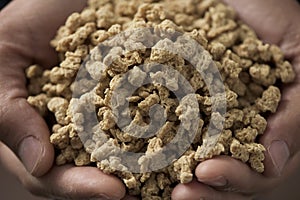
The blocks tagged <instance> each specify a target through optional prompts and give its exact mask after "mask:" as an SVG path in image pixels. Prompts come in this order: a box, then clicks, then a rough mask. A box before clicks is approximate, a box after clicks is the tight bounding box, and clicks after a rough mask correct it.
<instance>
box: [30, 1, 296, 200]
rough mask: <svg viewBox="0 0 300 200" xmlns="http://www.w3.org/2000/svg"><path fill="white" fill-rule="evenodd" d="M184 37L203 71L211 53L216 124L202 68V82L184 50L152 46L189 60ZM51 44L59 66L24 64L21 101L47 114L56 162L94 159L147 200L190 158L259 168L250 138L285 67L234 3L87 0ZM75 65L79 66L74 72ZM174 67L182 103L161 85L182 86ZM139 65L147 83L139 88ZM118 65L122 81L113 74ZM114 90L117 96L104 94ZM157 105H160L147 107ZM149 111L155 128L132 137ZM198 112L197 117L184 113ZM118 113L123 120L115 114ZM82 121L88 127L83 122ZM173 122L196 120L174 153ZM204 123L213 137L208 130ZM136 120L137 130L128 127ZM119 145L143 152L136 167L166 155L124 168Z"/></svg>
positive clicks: (166, 189)
mask: <svg viewBox="0 0 300 200" xmlns="http://www.w3.org/2000/svg"><path fill="white" fill-rule="evenodd" d="M135 28H153V30H154V31H156V32H157V33H162V30H167V31H169V32H175V31H177V32H180V33H182V36H180V37H178V38H177V41H176V42H173V41H171V40H170V39H164V40H160V41H156V38H155V37H153V35H152V34H151V33H150V32H147V31H145V30H140V29H135ZM133 29H135V31H134V32H131V34H129V35H127V36H126V37H124V38H122V37H119V38H116V39H115V40H114V41H113V42H114V43H115V45H113V46H115V47H113V48H111V49H110V50H109V52H107V53H106V54H105V55H104V54H103V52H102V51H103V49H101V48H95V47H96V46H98V45H99V44H101V43H102V42H105V41H107V40H108V39H109V38H111V37H113V36H115V35H117V34H119V33H122V32H124V31H127V30H133ZM186 36H188V37H191V38H193V39H194V40H195V41H197V42H198V43H199V44H200V45H202V47H203V48H204V49H205V50H206V51H203V53H202V54H201V56H202V60H201V62H202V63H201V64H203V63H204V64H203V65H201V64H199V66H200V68H201V67H202V68H203V70H209V65H208V64H207V63H205V62H207V61H206V59H207V58H209V57H210V55H211V56H212V59H213V61H214V64H215V66H216V67H217V68H218V70H219V71H220V74H221V76H222V79H223V82H224V87H225V93H226V103H227V106H226V107H227V110H226V113H225V116H224V117H225V121H224V124H222V123H221V122H222V115H221V114H220V113H219V112H217V111H215V110H213V108H212V106H213V104H220V103H222V102H221V99H220V98H219V97H216V98H211V96H210V93H209V88H208V86H207V85H210V84H212V85H213V86H215V87H216V88H217V87H218V86H219V85H220V84H222V83H219V82H216V80H215V78H214V76H212V74H207V77H205V78H206V79H205V81H204V79H203V77H202V76H201V74H200V73H199V72H197V71H195V69H194V68H192V67H191V64H189V63H187V62H186V61H185V59H184V58H182V57H180V56H178V55H175V54H174V53H172V52H169V51H165V50H162V49H180V50H181V51H182V53H183V55H185V56H186V57H187V58H190V59H192V58H194V55H190V54H191V52H194V51H193V49H194V48H195V47H194V46H188V44H189V43H188V42H187V41H186ZM136 41H139V42H136ZM51 44H52V46H53V47H54V48H55V49H56V51H57V52H58V56H59V58H60V64H59V66H55V67H53V68H52V69H51V70H43V69H42V68H41V67H39V66H37V65H33V66H30V67H29V68H28V69H27V70H26V76H27V78H28V79H29V82H28V92H29V95H30V96H29V97H28V102H29V103H30V104H31V105H32V106H33V107H34V108H36V109H37V111H38V112H39V113H40V114H41V115H42V116H44V117H45V119H47V118H48V117H49V116H50V117H51V116H54V117H55V122H53V124H51V126H52V127H51V128H52V135H51V137H50V141H51V143H53V144H54V146H55V148H56V149H57V151H58V152H59V153H58V154H57V157H56V164H58V165H63V164H66V163H74V164H75V165H77V166H84V165H91V164H96V165H97V167H98V168H99V169H101V170H102V171H103V172H105V173H109V174H115V175H116V176H118V177H120V178H121V179H122V180H123V182H124V184H125V185H126V187H127V188H128V193H129V194H132V195H138V196H139V197H140V198H142V199H151V200H153V199H158V200H160V199H166V200H167V199H170V196H171V192H172V188H173V187H174V186H175V185H176V184H177V183H188V182H190V181H192V179H193V176H194V175H193V173H194V169H195V167H196V165H197V164H198V163H199V162H202V161H204V160H206V159H210V158H212V157H213V156H216V155H220V154H222V155H228V156H232V157H233V158H236V159H238V160H241V161H242V162H244V163H246V164H248V165H249V166H251V167H252V168H253V169H254V170H256V171H257V172H259V173H262V172H263V171H264V165H263V160H264V151H265V148H264V147H263V146H262V145H260V144H258V140H259V136H260V135H262V134H263V133H264V131H265V129H266V127H267V121H266V117H267V116H268V115H269V114H270V113H275V112H276V109H277V107H278V104H279V102H280V98H281V93H280V90H279V88H278V87H277V86H278V85H280V84H281V83H289V82H292V81H293V80H294V77H295V73H294V71H293V68H292V66H291V64H290V63H289V62H288V61H285V60H284V56H283V53H282V52H281V51H280V49H279V48H278V47H276V46H274V45H269V44H264V43H263V42H262V41H260V40H259V39H258V38H257V36H256V34H255V33H254V31H253V30H251V29H250V28H249V27H248V26H247V25H245V24H243V22H241V21H239V20H238V19H237V17H236V13H235V11H234V10H233V9H232V8H229V7H228V6H226V5H224V4H223V3H221V2H220V1H219V0H160V1H159V0H147V1H141V0H126V1H124V0H105V1H101V0H89V1H88V6H87V7H86V8H85V9H84V10H83V11H82V12H81V13H73V14H72V15H71V16H70V17H69V18H68V19H67V21H66V23H65V25H64V26H62V27H61V28H60V29H59V30H58V32H57V35H56V37H55V38H54V39H53V40H52V42H51ZM118 44H122V47H120V45H118ZM148 46H151V47H152V48H151V49H149V48H147V47H148ZM166 47H167V48H166ZM87 56H88V59H87ZM102 61H103V62H102ZM153 63H160V64H163V65H165V66H172V70H170V69H169V68H166V69H165V68H163V69H162V70H158V71H153V67H154V66H155V65H153ZM205 64H207V65H205ZM106 65H109V67H108V68H107V69H105V66H106ZM82 66H85V68H86V71H83V72H82V71H80V70H81V67H82ZM203 66H204V67H203ZM103 69H105V70H103ZM175 71H177V72H179V74H180V75H181V76H182V77H184V78H185V79H186V80H188V82H189V83H190V85H191V88H193V89H194V90H195V91H197V92H196V94H195V95H194V96H188V97H186V98H183V100H182V101H178V99H176V98H174V96H173V94H171V92H170V91H169V89H172V91H173V90H174V91H179V90H183V88H182V87H181V83H180V81H181V78H180V76H179V75H178V73H174V72H175ZM79 72H80V73H79ZM127 72H128V73H127ZM149 72H150V75H149V77H150V78H151V80H152V81H153V82H152V84H148V85H143V86H141V85H142V83H143V82H144V81H146V80H147V76H148V73H149ZM125 73H126V76H127V77H126V81H127V82H126V81H125V82H124V80H123V79H122V75H123V74H125ZM87 77H90V78H87ZM75 79H76V82H74V81H75ZM95 82H96V87H95V88H94V86H95ZM161 83H164V86H162V84H161ZM120 86H122V87H120ZM140 86H141V87H140ZM130 87H136V91H133V92H134V93H133V94H129V92H128V88H130ZM91 88H93V90H91ZM120 88H121V89H120ZM118 89H119V93H120V94H122V95H117V96H114V95H113V94H114V91H115V90H118ZM213 89H214V88H213ZM130 95H131V96H130ZM193 98H194V99H195V100H196V102H197V103H198V106H199V110H197V109H194V108H195V107H198V106H197V105H195V102H194V101H192V99H193ZM126 103H128V108H129V109H128V110H124V112H123V113H120V114H119V115H120V116H117V115H116V113H114V111H113V109H112V108H113V107H114V106H115V107H117V108H121V107H122V106H125V105H126ZM112 104H113V106H112ZM157 104H159V105H161V106H163V108H164V112H161V111H160V110H159V109H158V110H155V109H153V106H155V105H157ZM151 113H152V114H151ZM151 115H152V117H153V119H152V120H154V122H155V123H158V124H159V123H160V122H161V123H162V124H160V125H161V127H162V128H160V129H159V130H157V133H156V135H155V136H151V137H140V136H143V134H141V132H142V133H145V130H146V128H147V126H148V125H149V123H150V119H149V118H150V117H151ZM199 115H200V117H201V119H199V120H198V121H197V120H193V119H195V118H197V117H199ZM93 116H94V118H93ZM126 116H129V118H131V119H132V122H127V121H126V120H119V121H117V119H119V118H122V119H125V117H126ZM88 117H91V118H88ZM191 119H192V121H191ZM92 120H96V122H97V123H98V124H97V126H95V127H92V128H91V129H90V130H86V125H88V124H89V123H92ZM180 122H181V123H183V129H184V131H186V133H188V132H190V131H191V130H192V129H193V128H194V127H195V126H196V125H197V126H198V128H197V130H196V134H195V137H194V138H190V140H191V141H190V143H191V145H190V146H189V148H188V149H187V150H186V152H184V153H183V155H178V156H177V157H176V155H175V154H176V152H173V153H175V154H174V155H166V154H165V153H164V152H163V147H164V146H165V145H167V144H169V143H170V142H171V141H172V139H173V138H175V137H176V133H177V132H178V130H179V125H178V124H179V123H180ZM210 122H212V124H211V126H212V127H213V132H214V133H216V135H210V133H209V125H210ZM118 125H119V126H120V125H122V126H123V127H125V130H126V131H125V132H123V131H122V130H121V129H120V128H119V127H118ZM137 125H139V127H140V129H141V131H136V127H137ZM179 145H184V143H182V144H181V143H180V144H179ZM116 147H119V149H118V148H116ZM174 149H176V148H174ZM120 150H124V151H127V152H134V153H140V152H143V153H145V154H144V156H142V157H141V158H140V159H139V161H138V163H139V166H137V167H138V168H140V169H142V171H147V169H149V168H150V167H151V165H154V164H155V163H156V162H154V160H155V159H157V157H158V156H159V159H158V160H159V162H161V163H160V164H164V162H166V160H167V158H168V157H171V158H174V161H173V162H172V163H170V165H169V166H167V167H165V168H163V169H159V170H157V171H152V172H141V173H132V172H130V171H129V170H128V168H127V166H126V165H124V163H123V161H122V159H121V157H119V156H117V155H119V154H120ZM128 162H130V161H128Z"/></svg>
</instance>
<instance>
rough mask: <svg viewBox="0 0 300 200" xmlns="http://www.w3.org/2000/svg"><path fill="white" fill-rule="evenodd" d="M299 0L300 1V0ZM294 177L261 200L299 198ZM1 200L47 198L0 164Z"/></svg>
mask: <svg viewBox="0 0 300 200" xmlns="http://www.w3.org/2000/svg"><path fill="white" fill-rule="evenodd" d="M41 1H43V0H41ZM298 1H299V2H300V0H298ZM8 2H9V0H0V9H1V8H2V7H4V6H5V5H6V4H7V3H8ZM249 3H250V1H249ZM0 12H1V11H0ZM241 178H243V177H241ZM292 179H293V180H287V181H286V184H285V185H283V186H281V187H280V188H277V189H276V190H275V191H273V192H272V193H271V194H269V195H266V196H264V197H261V198H260V200H282V199H285V200H299V199H300V191H299V183H300V169H299V172H298V173H296V174H295V175H294V176H292ZM0 200H45V199H44V198H39V197H34V196H32V195H31V194H29V193H28V192H27V191H26V190H25V189H24V188H23V187H22V186H21V185H20V183H19V182H18V181H17V180H16V179H15V178H14V177H13V176H11V175H10V174H8V173H7V172H6V171H5V170H4V169H3V168H2V166H1V165H0Z"/></svg>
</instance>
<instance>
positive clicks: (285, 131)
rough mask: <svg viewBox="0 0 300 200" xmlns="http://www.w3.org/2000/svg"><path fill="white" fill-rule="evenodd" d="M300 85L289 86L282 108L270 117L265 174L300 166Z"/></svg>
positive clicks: (263, 140) (278, 174) (284, 95)
mask: <svg viewBox="0 0 300 200" xmlns="http://www.w3.org/2000/svg"><path fill="white" fill-rule="evenodd" d="M299 99H300V86H299V85H297V83H295V84H293V85H291V86H289V87H288V88H285V90H284V91H283V94H282V100H281V103H280V106H279V108H278V111H277V113H276V114H275V115H273V116H271V117H270V118H269V119H268V128H267V131H266V133H265V134H264V136H263V137H262V138H261V143H262V144H263V145H264V146H265V147H266V149H267V152H266V158H265V166H266V167H265V170H266V171H265V175H267V176H272V177H278V176H281V175H283V174H284V173H289V172H292V171H294V170H295V167H300V166H299V164H300V156H299V152H300V138H299V132H298V131H299V120H300V112H299V111H300V102H299Z"/></svg>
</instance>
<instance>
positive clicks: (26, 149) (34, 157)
mask: <svg viewBox="0 0 300 200" xmlns="http://www.w3.org/2000/svg"><path fill="white" fill-rule="evenodd" d="M43 151H44V148H43V146H42V144H41V143H40V141H39V140H37V139H36V138H35V137H33V136H29V137H26V138H24V139H23V140H22V141H21V142H20V144H19V147H18V154H19V158H20V159H21V161H22V162H23V164H24V166H25V168H26V169H27V171H28V172H29V173H30V174H33V175H34V173H35V170H36V167H37V164H38V163H39V161H40V159H41V156H42V154H43Z"/></svg>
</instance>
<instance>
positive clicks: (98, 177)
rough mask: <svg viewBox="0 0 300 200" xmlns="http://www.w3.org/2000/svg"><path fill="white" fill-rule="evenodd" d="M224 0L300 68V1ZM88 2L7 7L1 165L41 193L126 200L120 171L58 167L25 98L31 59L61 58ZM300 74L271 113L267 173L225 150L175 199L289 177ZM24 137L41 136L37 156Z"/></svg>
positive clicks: (295, 161)
mask: <svg viewBox="0 0 300 200" xmlns="http://www.w3.org/2000/svg"><path fill="white" fill-rule="evenodd" d="M225 2H226V3H228V4H230V5H232V6H233V7H235V8H236V10H237V11H238V13H239V15H240V17H241V18H242V19H243V20H244V21H245V22H246V23H248V24H249V25H250V26H251V27H253V28H254V29H255V30H256V31H257V33H258V35H259V36H260V37H261V38H262V39H263V40H264V41H266V42H269V43H274V44H278V45H279V46H280V47H281V48H282V50H283V51H284V53H285V56H286V57H287V58H288V59H289V60H290V61H291V62H292V64H293V65H294V67H295V70H296V72H299V70H300V49H299V48H300V47H299V46H300V45H299V42H300V40H299V37H300V36H299V35H300V25H298V23H297V22H298V21H299V20H300V12H299V10H300V8H299V6H298V4H297V3H296V2H295V1H294V0H285V1H282V0H264V1H261V0H252V1H251V3H250V2H249V1H247V0H225ZM85 3H86V1H82V0H64V1H61V0H47V1H40V0H31V1H25V0H14V1H13V2H12V3H11V4H10V5H9V6H7V7H6V8H5V9H4V10H2V11H1V12H0V63H1V65H0V94H1V101H0V141H1V142H0V164H1V165H3V167H4V168H6V169H7V171H8V172H9V173H12V174H13V175H14V176H16V177H17V178H18V180H19V181H20V182H21V183H22V184H23V185H24V187H25V188H27V189H28V190H29V191H31V192H32V193H34V194H37V195H41V196H45V197H52V198H55V199H59V198H63V199H90V198H96V197H99V198H100V199H101V198H102V199H105V197H106V198H111V199H122V198H123V197H124V196H125V188H124V186H123V184H122V183H121V181H120V180H119V179H117V178H115V177H113V176H109V175H105V174H103V173H102V172H101V171H99V170H98V169H96V168H91V167H80V168H78V167H73V166H71V165H67V166H63V167H56V166H53V160H54V150H53V146H52V145H51V144H50V143H49V130H48V128H47V126H46V124H45V122H44V120H43V119H42V118H41V117H40V116H39V115H38V114H37V113H36V112H35V110H34V109H33V108H31V107H30V106H29V105H28V103H27V102H26V97H27V91H26V79H25V74H24V70H25V68H26V67H28V66H29V65H30V64H32V63H37V64H40V65H42V66H44V67H45V68H47V67H50V66H53V65H55V64H56V63H57V60H56V55H55V52H54V51H53V49H52V48H51V47H50V46H49V41H50V39H51V38H53V37H54V35H55V30H57V28H58V27H59V26H60V25H61V24H63V22H64V21H65V19H66V17H67V16H68V15H69V14H70V13H72V12H74V11H79V10H81V9H82V8H83V7H84V5H85ZM16 11H18V12H16ZM49 16H51V17H49ZM33 33H34V34H33ZM298 74H299V73H298ZM299 80H300V77H299V76H297V78H296V81H295V82H294V83H293V84H291V85H289V86H287V87H286V88H284V92H283V97H282V102H281V104H280V107H279V110H278V113H277V114H276V115H274V116H272V117H271V118H270V119H269V125H268V130H267V132H266V133H265V135H264V137H262V138H261V142H262V143H263V144H264V145H265V146H266V147H267V148H268V149H269V151H268V152H266V161H265V166H266V172H265V173H264V174H263V175H260V174H257V173H255V172H254V171H253V170H251V169H250V168H249V167H248V166H247V165H245V164H243V163H241V162H239V161H237V160H234V159H231V158H229V157H226V156H220V157H217V158H214V159H211V160H209V161H206V162H203V163H201V164H200V165H199V166H198V167H197V169H196V172H195V173H196V178H195V180H194V181H193V182H192V183H190V184H186V185H178V186H177V187H176V188H175V190H174V192H173V194H172V198H173V199H189V200H193V199H200V198H206V199H212V200H218V199H222V200H226V199H228V200H229V199H230V200H235V199H237V200H246V199H253V197H255V196H257V195H258V194H260V193H263V192H264V191H266V190H268V189H270V188H273V187H274V186H275V185H279V184H282V183H283V181H284V180H285V179H286V178H287V177H289V176H290V174H292V172H293V171H295V170H296V169H298V167H299V165H300V156H299V144H300V139H299V137H297V130H298V126H299V125H298V121H297V120H296V119H299V118H300V116H298V113H297V112H295V111H297V110H298V109H300V104H299V100H298V99H300V97H299V95H300V84H299ZM24 138H35V139H34V140H31V141H34V142H32V143H31V147H36V146H38V144H37V142H39V143H40V146H41V151H40V154H38V156H34V155H35V153H36V152H34V151H33V152H30V151H29V150H27V153H26V154H25V156H24V152H26V150H25V149H22V148H21V150H23V151H20V146H21V145H20V144H21V142H22V141H23V139H24ZM274 141H281V142H277V143H275V144H282V143H283V142H284V143H286V144H287V148H288V150H289V153H288V157H287V158H286V159H283V158H284V156H279V160H281V161H286V162H283V163H285V164H281V165H280V167H278V166H277V165H278V162H277V165H274V162H273V161H272V159H271V157H270V155H269V154H270V153H269V152H270V151H271V150H272V151H276V149H277V150H278V152H275V153H277V155H284V154H282V153H280V151H279V150H280V149H281V150H282V149H283V150H284V148H275V150H274V148H270V145H271V144H274ZM28 151H29V153H28ZM33 163H34V164H33ZM275 163H276V162H275ZM74 174H76V176H74ZM221 176H222V177H224V178H225V182H226V184H225V185H224V186H218V187H215V186H214V184H212V183H213V182H215V181H216V180H217V178H220V177H221ZM241 177H243V178H241ZM70 183H72V184H70ZM225 191H227V192H225ZM228 191H229V192H228ZM126 199H132V198H131V197H126Z"/></svg>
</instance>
